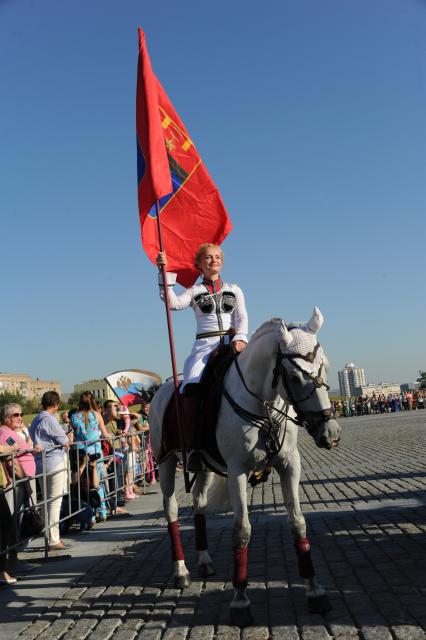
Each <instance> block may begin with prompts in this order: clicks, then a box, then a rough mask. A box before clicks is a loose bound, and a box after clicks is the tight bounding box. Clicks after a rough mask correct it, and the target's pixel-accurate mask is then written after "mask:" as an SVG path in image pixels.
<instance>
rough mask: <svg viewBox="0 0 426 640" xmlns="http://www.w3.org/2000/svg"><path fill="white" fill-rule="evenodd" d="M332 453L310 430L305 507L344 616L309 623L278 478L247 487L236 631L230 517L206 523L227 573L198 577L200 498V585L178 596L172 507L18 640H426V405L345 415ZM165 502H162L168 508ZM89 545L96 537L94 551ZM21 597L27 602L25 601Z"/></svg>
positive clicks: (189, 549)
mask: <svg viewBox="0 0 426 640" xmlns="http://www.w3.org/2000/svg"><path fill="white" fill-rule="evenodd" d="M341 424H342V426H343V441H342V445H341V447H340V448H339V449H338V450H336V451H333V452H327V451H323V450H320V449H317V448H316V447H315V446H314V444H313V442H312V441H311V440H310V438H309V437H308V436H307V435H306V434H305V433H300V449H301V453H302V464H303V469H304V475H303V479H302V482H301V498H302V507H303V509H304V512H305V514H306V518H307V522H308V535H309V539H310V541H311V544H312V551H313V559H314V564H315V567H316V572H317V576H318V578H319V580H320V581H321V582H322V584H324V585H326V586H327V589H328V593H329V597H330V599H331V601H332V605H333V610H332V611H331V612H330V613H328V614H326V615H325V616H321V615H314V614H309V613H308V611H307V608H306V604H305V600H304V592H303V588H302V581H301V579H300V578H299V576H298V572H297V565H296V559H295V555H294V551H293V546H292V541H291V538H290V535H289V532H288V530H287V524H286V518H285V512H284V508H283V506H282V497H281V494H280V491H279V482H278V476H277V475H272V477H271V478H270V480H269V482H268V483H266V484H265V485H263V486H259V487H256V488H255V489H253V490H250V496H249V497H250V505H251V506H250V510H251V522H252V525H253V529H252V539H251V542H250V551H249V558H250V559H249V578H250V585H249V597H250V600H251V602H252V612H253V614H254V624H253V626H251V627H246V628H244V629H240V628H238V627H233V626H229V602H230V600H231V597H232V585H231V574H232V553H231V517H230V515H229V514H225V515H222V516H215V517H213V518H211V519H210V520H209V548H210V552H211V555H212V557H213V558H214V562H215V566H216V570H217V574H216V576H213V579H209V580H208V581H203V580H201V579H199V578H198V577H197V574H196V567H195V553H194V551H193V540H192V526H191V525H192V523H191V512H190V507H189V498H188V496H186V495H185V494H184V493H183V492H182V491H181V495H180V503H181V505H183V509H182V511H181V515H182V519H181V527H182V533H183V544H184V548H185V550H186V553H187V564H188V568H189V569H190V570H191V574H192V576H193V583H192V585H191V587H189V588H187V589H185V590H183V591H180V590H176V589H174V588H173V584H172V581H171V570H172V566H171V561H170V551H169V542H168V538H167V534H166V531H165V528H164V520H163V517H162V514H161V511H157V512H152V513H149V514H147V515H146V520H145V521H144V526H143V527H142V529H140V530H139V534H138V537H137V538H135V537H133V539H132V538H130V539H129V540H128V541H125V542H124V543H123V542H120V544H118V545H117V546H116V548H115V550H114V552H113V553H111V554H109V555H107V556H105V557H102V559H100V561H99V562H97V563H96V564H95V565H94V566H93V567H92V568H91V569H90V570H89V571H88V572H87V573H86V574H85V575H84V577H82V578H80V579H79V580H77V581H76V582H75V583H74V584H72V585H71V586H70V587H69V588H68V589H67V590H66V591H65V593H64V594H63V596H62V597H61V598H59V599H57V600H56V601H52V602H49V603H47V604H46V606H45V609H44V610H40V611H39V612H38V614H37V617H36V619H35V621H34V622H33V623H31V624H28V626H26V628H24V629H23V630H21V632H20V633H19V635H18V637H19V638H20V639H21V640H33V639H34V640H35V639H37V640H56V639H58V638H65V639H67V640H86V639H87V640H98V639H99V640H107V639H108V638H114V640H133V639H138V640H139V639H140V640H160V639H164V640H184V639H188V640H225V639H229V640H240V639H241V640H251V639H253V640H267V639H273V640H278V639H283V640H299V639H303V640H323V639H324V640H326V639H330V638H339V640H355V639H356V638H360V639H363V640H387V639H391V638H393V639H394V640H417V639H420V638H426V634H425V629H426V554H425V551H426V501H425V497H424V489H425V469H424V464H425V459H426V457H425V453H426V452H425V447H426V410H425V411H424V412H422V411H417V412H412V413H404V414H396V415H394V414H392V415H381V416H367V417H363V418H351V419H347V420H342V422H341ZM158 504H159V500H158ZM87 544H90V541H89V540H88V543H87ZM18 597H19V596H18Z"/></svg>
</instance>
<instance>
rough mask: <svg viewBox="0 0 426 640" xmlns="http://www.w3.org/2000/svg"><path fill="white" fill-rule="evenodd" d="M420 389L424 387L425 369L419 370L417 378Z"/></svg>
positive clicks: (425, 384) (425, 381) (425, 383)
mask: <svg viewBox="0 0 426 640" xmlns="http://www.w3.org/2000/svg"><path fill="white" fill-rule="evenodd" d="M417 382H418V383H419V387H420V389H426V371H419V377H418V378H417Z"/></svg>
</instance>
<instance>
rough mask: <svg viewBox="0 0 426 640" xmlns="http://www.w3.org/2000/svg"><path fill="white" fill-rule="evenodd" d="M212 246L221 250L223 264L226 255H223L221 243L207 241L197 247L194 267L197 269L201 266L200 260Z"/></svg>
mask: <svg viewBox="0 0 426 640" xmlns="http://www.w3.org/2000/svg"><path fill="white" fill-rule="evenodd" d="M210 248H213V249H219V251H220V255H221V256H222V264H223V262H224V260H225V257H224V255H223V251H222V249H221V248H220V247H219V245H218V244H213V243H212V242H205V243H204V244H201V245H200V246H199V247H198V249H197V251H196V253H195V256H194V267H195V268H196V269H199V268H200V264H199V263H200V260H201V258H202V257H203V255H204V254H205V253H206V251H208V249H210Z"/></svg>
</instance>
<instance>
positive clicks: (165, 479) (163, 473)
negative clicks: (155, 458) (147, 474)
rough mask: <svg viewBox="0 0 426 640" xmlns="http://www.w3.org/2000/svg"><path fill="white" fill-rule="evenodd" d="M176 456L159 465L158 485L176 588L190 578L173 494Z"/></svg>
mask: <svg viewBox="0 0 426 640" xmlns="http://www.w3.org/2000/svg"><path fill="white" fill-rule="evenodd" d="M176 464H177V458H176V456H174V455H171V456H169V457H168V458H167V460H165V461H164V462H162V463H161V464H160V465H159V470H160V486H161V492H162V494H163V504H164V514H165V516H166V520H167V522H168V527H167V528H168V531H169V536H170V542H171V548H172V560H173V563H174V572H173V577H174V585H175V588H176V589H183V588H184V587H189V585H190V584H191V578H190V577H189V571H188V569H187V568H186V565H185V557H184V555H183V549H182V543H181V540H180V532H179V522H178V503H177V500H176V495H175V474H176Z"/></svg>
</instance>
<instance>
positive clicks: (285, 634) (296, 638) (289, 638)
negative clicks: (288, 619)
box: [271, 625, 300, 640]
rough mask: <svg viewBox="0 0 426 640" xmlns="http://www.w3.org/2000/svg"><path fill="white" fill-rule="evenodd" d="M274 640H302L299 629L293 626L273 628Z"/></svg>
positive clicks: (272, 637) (272, 636) (272, 635)
mask: <svg viewBox="0 0 426 640" xmlns="http://www.w3.org/2000/svg"><path fill="white" fill-rule="evenodd" d="M271 639H272V640H300V635H299V632H298V630H297V627H295V626H293V625H277V626H275V625H274V626H272V627H271Z"/></svg>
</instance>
